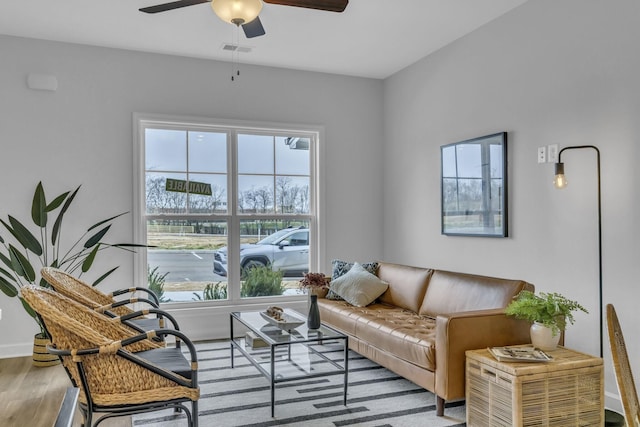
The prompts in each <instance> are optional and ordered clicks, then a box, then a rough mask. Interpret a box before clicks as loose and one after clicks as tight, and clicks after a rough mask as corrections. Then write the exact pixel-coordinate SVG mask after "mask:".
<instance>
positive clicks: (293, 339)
mask: <svg viewBox="0 0 640 427" xmlns="http://www.w3.org/2000/svg"><path fill="white" fill-rule="evenodd" d="M285 313H286V314H287V315H289V316H293V317H296V318H298V319H300V320H304V321H305V323H303V324H302V325H300V326H298V327H296V328H294V329H292V330H291V331H283V332H282V334H283V335H284V336H285V337H286V336H287V335H288V339H287V340H286V341H277V340H274V339H273V338H272V336H270V335H269V334H267V333H265V332H264V331H263V330H261V329H264V327H265V326H267V327H268V326H269V325H270V324H269V323H268V322H267V321H266V320H264V319H263V318H262V316H260V312H259V311H251V312H238V311H234V312H232V313H231V314H230V317H229V337H230V343H231V344H230V349H231V368H233V367H234V349H235V350H238V351H239V352H240V353H241V354H242V355H243V356H244V357H245V358H247V360H248V361H249V362H251V364H252V365H253V366H255V367H256V369H258V371H260V373H262V375H264V376H265V378H267V379H268V380H269V382H270V383H271V416H272V417H274V416H275V388H276V384H278V383H284V382H290V381H296V380H300V379H305V378H315V377H324V376H328V375H339V374H342V375H343V376H344V392H343V405H345V406H346V405H347V385H348V374H349V338H348V337H347V336H346V335H344V334H342V333H340V332H338V331H336V330H335V329H333V328H330V327H329V326H327V325H325V324H322V326H321V327H320V328H319V329H308V328H307V325H306V317H305V316H303V315H302V314H300V313H298V312H296V311H294V310H290V309H285ZM234 322H238V323H240V324H242V325H244V327H245V328H247V329H248V330H249V331H251V332H253V333H254V334H256V335H257V336H258V337H260V338H261V339H262V340H263V341H264V342H265V343H266V344H267V346H268V347H269V354H270V359H269V368H265V367H264V366H263V364H261V363H260V362H259V361H258V360H257V359H256V358H255V357H254V356H253V355H252V354H251V353H249V352H248V351H247V350H246V347H247V346H248V344H247V342H246V339H245V337H244V333H243V336H242V337H235V336H234ZM323 341H343V346H344V353H343V360H342V364H340V363H338V362H336V361H333V360H331V359H329V358H328V357H327V356H326V355H324V354H322V353H320V352H319V351H317V350H316V349H314V348H313V347H312V346H310V345H307V344H322V343H323ZM293 344H302V345H304V346H305V347H306V348H307V349H308V350H309V351H310V352H311V353H313V354H314V355H316V356H318V357H319V358H320V359H322V360H323V361H324V362H327V363H329V364H330V365H331V366H333V368H335V371H328V372H326V371H323V372H316V373H312V372H310V371H309V372H307V371H306V370H305V368H304V367H303V366H299V365H298V364H297V363H296V362H295V360H292V359H291V346H292V345H293ZM285 346H286V347H287V358H286V359H278V360H276V350H277V349H278V348H279V347H285ZM283 363H284V364H286V365H287V366H294V367H295V368H296V369H297V370H298V371H300V372H303V374H302V375H294V376H286V377H285V376H281V375H278V374H277V373H276V368H277V367H278V365H279V364H283Z"/></svg>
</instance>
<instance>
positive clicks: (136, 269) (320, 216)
mask: <svg viewBox="0 0 640 427" xmlns="http://www.w3.org/2000/svg"><path fill="white" fill-rule="evenodd" d="M150 126H151V127H154V128H162V127H163V126H165V127H167V128H170V129H176V128H180V127H184V128H185V130H186V129H188V130H198V129H202V130H208V131H211V130H215V129H216V128H218V129H220V130H224V131H225V132H226V131H230V134H229V138H233V137H235V136H236V135H237V134H238V133H264V134H268V135H275V136H292V135H294V136H295V134H301V135H304V136H308V135H309V134H315V135H314V136H315V139H316V143H315V144H314V145H315V150H312V152H311V153H310V155H311V165H310V176H311V182H310V185H312V186H313V187H314V188H313V189H314V192H313V194H314V197H313V198H312V200H311V202H310V212H314V209H315V216H314V215H313V214H311V215H309V227H310V230H315V233H314V232H310V233H309V246H310V248H314V249H315V250H310V254H309V269H310V270H311V271H321V270H322V268H323V266H324V265H325V263H326V244H325V226H324V218H325V216H326V215H325V211H326V210H325V208H324V203H323V201H324V200H325V188H324V187H325V186H324V177H325V173H324V172H325V168H324V166H323V164H324V161H323V159H324V155H325V147H324V146H325V144H324V143H323V142H324V132H325V131H324V127H323V126H319V125H302V124H291V123H278V122H258V121H248V120H229V119H215V118H206V117H197V116H174V115H163V114H149V113H133V144H132V146H133V239H134V241H135V242H137V243H140V244H145V243H146V241H147V240H146V218H147V215H146V206H145V197H144V194H145V188H144V186H145V176H146V171H145V153H144V143H143V142H144V130H145V128H147V127H150ZM227 151H228V152H227V161H228V165H229V167H228V171H227V173H228V179H229V180H235V182H233V186H232V187H231V188H237V187H236V186H237V162H236V161H237V159H236V157H235V156H236V153H235V150H227ZM228 206H229V209H228V211H227V213H226V214H215V215H214V216H215V217H219V218H220V219H221V220H222V219H226V220H227V221H228V224H229V229H233V230H235V229H237V227H239V225H240V221H243V220H250V219H254V218H255V219H264V218H270V217H278V218H287V217H292V216H293V217H295V216H296V215H278V214H238V213H237V212H235V211H236V210H237V194H235V191H232V192H231V194H229V197H228ZM234 212H235V214H234ZM232 227H233V228H232ZM235 240H237V239H229V242H228V247H229V254H230V255H233V256H236V257H238V259H237V260H236V263H238V262H239V256H240V255H239V241H238V242H236V241H235ZM236 246H237V247H236ZM230 273H235V272H230ZM133 274H134V282H135V283H145V284H146V283H147V251H146V250H144V249H141V250H138V251H136V255H135V256H134V263H133ZM237 274H239V273H237ZM232 279H233V276H229V277H228V280H229V281H231V280H232ZM236 288H237V289H234V288H231V289H234V293H237V294H238V295H237V296H236V295H230V299H229V300H224V301H198V302H174V303H172V302H169V303H163V307H164V308H166V309H172V308H176V309H182V308H203V307H215V306H232V307H233V306H240V305H241V306H247V305H249V306H250V305H254V304H257V305H264V303H266V302H268V301H269V302H273V301H274V297H268V298H251V299H246V298H245V299H240V295H239V292H240V290H239V288H238V287H236ZM236 297H237V299H236ZM277 298H278V301H281V302H286V301H299V300H300V299H301V298H303V297H301V296H296V295H292V296H282V297H277Z"/></svg>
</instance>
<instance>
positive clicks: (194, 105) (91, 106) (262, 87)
mask: <svg viewBox="0 0 640 427" xmlns="http://www.w3.org/2000/svg"><path fill="white" fill-rule="evenodd" d="M0 52H1V53H2V62H1V63H0V93H1V96H0V145H1V147H2V155H1V156H0V176H1V177H2V185H1V186H0V217H1V218H6V215H7V214H13V215H15V216H17V217H18V218H28V215H29V209H30V205H31V197H32V194H33V189H34V188H35V186H36V184H37V183H38V181H40V180H42V181H43V182H44V185H45V190H47V195H48V197H49V198H52V197H53V196H55V195H58V194H60V193H61V192H63V191H65V190H68V189H71V188H74V187H75V186H77V185H79V184H82V189H81V191H80V194H79V196H78V198H77V201H76V202H75V203H74V205H75V206H74V209H73V210H72V212H71V211H70V216H69V222H68V223H67V229H65V230H64V231H63V235H64V236H68V237H69V238H70V237H72V236H74V237H75V236H77V235H79V234H80V233H81V232H82V231H83V230H85V229H86V228H88V227H89V226H90V225H92V224H94V223H95V222H97V221H98V220H99V219H103V218H106V217H109V216H111V215H113V214H116V213H119V212H124V211H132V198H133V188H132V187H133V184H132V179H133V178H132V177H133V173H132V168H133V165H132V153H133V148H132V134H133V124H132V113H133V112H142V113H160V114H175V115H181V116H203V117H210V118H222V119H240V120H251V121H267V122H282V123H292V124H300V125H302V124H311V125H321V126H324V129H325V141H323V143H324V144H326V146H325V148H324V153H325V159H324V160H325V162H326V165H327V166H326V176H325V179H324V193H325V195H326V199H325V203H326V206H327V209H326V211H325V224H327V227H326V230H325V236H326V256H327V258H328V259H329V260H330V259H331V257H343V258H353V259H363V260H368V259H378V258H381V256H382V234H381V233H380V232H378V231H379V230H381V229H382V209H380V206H381V205H382V192H381V191H380V188H381V187H382V174H381V173H380V170H381V168H382V162H381V152H382V140H383V136H382V134H383V132H382V82H381V81H380V80H374V79H362V78H352V77H343V76H335V75H328V74H320V73H310V72H298V71H290V70H284V69H276V68H267V67H252V66H245V65H241V66H240V69H241V73H242V75H241V76H240V79H239V80H238V81H237V82H231V79H230V71H231V67H230V65H229V64H227V63H221V62H213V61H205V60H198V59H190V58H182V57H175V56H163V55H155V54H145V53H139V52H129V51H123V50H114V49H104V48H95V47H86V46H79V45H72V44H63V43H53V42H44V41H36V40H29V39H21V38H13V37H6V36H0ZM30 72H35V73H48V74H52V75H55V76H57V78H58V82H59V86H58V90H57V92H55V93H54V92H43V91H33V90H29V89H28V88H27V86H26V76H27V73H30ZM132 221H133V219H132V217H131V215H129V216H127V217H124V218H123V219H121V220H119V221H118V222H117V223H116V227H115V230H114V232H113V234H112V239H110V241H111V242H117V241H120V242H122V241H131V239H132V237H131V236H132V233H133V231H132ZM1 233H2V234H3V235H5V234H6V233H5V232H4V231H2V232H1ZM108 255H109V257H105V258H103V259H102V262H103V265H104V266H105V268H104V269H102V271H105V270H106V267H110V266H115V265H121V268H120V269H119V270H118V272H117V279H118V280H117V281H119V282H120V284H122V285H125V284H126V285H129V284H130V283H131V281H132V278H133V258H132V256H130V255H128V254H123V253H121V254H118V253H116V252H113V251H111V252H110V253H108ZM107 258H108V259H107ZM326 264H327V265H324V266H322V269H323V270H324V271H330V270H329V268H330V266H329V265H328V262H327V263H326ZM99 270H100V269H96V277H97V272H98V271H99ZM96 277H89V279H90V280H91V279H95V278H96ZM109 284H110V285H111V287H113V288H115V287H118V286H117V285H118V283H116V280H110V281H109V283H108V284H105V285H104V286H107V288H105V287H104V286H103V285H101V288H102V289H103V290H107V289H108V285H109ZM0 308H1V309H2V314H3V316H2V320H0V336H2V338H3V339H2V345H0V357H2V356H10V355H14V354H24V353H29V352H30V346H31V345H32V336H33V334H34V333H35V332H37V330H36V327H35V323H34V322H33V321H32V320H31V319H29V318H28V317H27V315H26V314H24V312H23V310H22V308H21V307H20V305H19V303H18V301H17V300H10V299H9V298H8V297H7V296H5V295H4V294H1V293H0ZM227 319H228V316H227V318H224V322H225V323H224V325H227V323H226V322H227ZM212 323H214V322H212ZM199 324H200V325H202V324H203V322H202V321H200V323H199ZM204 324H205V325H206V322H205V323H204ZM198 336H202V334H199V335H198Z"/></svg>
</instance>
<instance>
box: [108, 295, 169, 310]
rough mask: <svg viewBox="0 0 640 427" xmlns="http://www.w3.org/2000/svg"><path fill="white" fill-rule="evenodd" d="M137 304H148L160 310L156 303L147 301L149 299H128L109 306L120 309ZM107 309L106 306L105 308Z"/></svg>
mask: <svg viewBox="0 0 640 427" xmlns="http://www.w3.org/2000/svg"><path fill="white" fill-rule="evenodd" d="M136 303H144V304H148V305H149V306H150V307H153V308H160V306H159V305H158V304H156V303H155V302H154V301H152V300H150V299H147V298H136V297H133V298H127V299H123V300H118V301H116V302H113V303H111V304H109V306H110V307H112V308H113V307H120V306H123V305H128V304H136ZM105 307H106V306H105Z"/></svg>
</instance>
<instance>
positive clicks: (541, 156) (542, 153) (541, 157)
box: [538, 147, 547, 163]
mask: <svg viewBox="0 0 640 427" xmlns="http://www.w3.org/2000/svg"><path fill="white" fill-rule="evenodd" d="M546 161H547V147H538V163H544V162H546Z"/></svg>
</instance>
